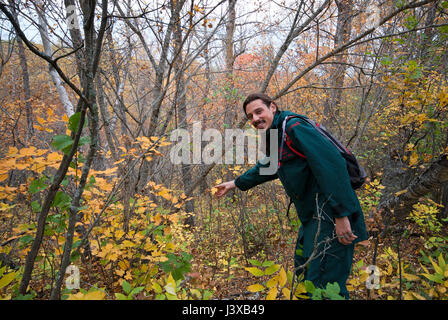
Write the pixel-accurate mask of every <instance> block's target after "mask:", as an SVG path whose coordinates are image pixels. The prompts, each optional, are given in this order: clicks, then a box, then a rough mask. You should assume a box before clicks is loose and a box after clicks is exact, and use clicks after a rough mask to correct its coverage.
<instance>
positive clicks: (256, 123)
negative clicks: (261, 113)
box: [254, 120, 265, 127]
mask: <svg viewBox="0 0 448 320" xmlns="http://www.w3.org/2000/svg"><path fill="white" fill-rule="evenodd" d="M263 122H265V121H264V120H258V121H257V122H254V127H256V126H258V125H259V124H260V123H263Z"/></svg>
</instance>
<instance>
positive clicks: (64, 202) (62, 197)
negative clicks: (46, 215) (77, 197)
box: [51, 191, 72, 210]
mask: <svg viewBox="0 0 448 320" xmlns="http://www.w3.org/2000/svg"><path fill="white" fill-rule="evenodd" d="M71 201H72V198H71V197H70V196H69V195H68V194H66V193H65V192H63V191H58V192H57V193H56V195H55V197H54V199H53V203H52V205H51V206H52V207H58V208H60V209H62V210H64V209H68V207H70V204H71Z"/></svg>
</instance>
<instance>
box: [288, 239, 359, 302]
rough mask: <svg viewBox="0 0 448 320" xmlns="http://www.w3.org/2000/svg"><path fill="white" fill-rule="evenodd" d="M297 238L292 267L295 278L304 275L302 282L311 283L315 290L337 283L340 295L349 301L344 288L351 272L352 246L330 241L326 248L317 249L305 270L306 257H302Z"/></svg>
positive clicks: (300, 245)
mask: <svg viewBox="0 0 448 320" xmlns="http://www.w3.org/2000/svg"><path fill="white" fill-rule="evenodd" d="M301 241H302V239H301V238H300V237H299V238H298V239H297V244H296V251H295V255H294V267H295V269H296V275H297V277H299V276H300V274H302V273H303V274H304V280H309V281H311V282H313V284H314V286H315V287H316V288H323V289H324V288H325V287H326V286H327V283H334V282H337V283H338V284H339V288H340V289H341V291H340V295H341V296H343V297H345V299H347V300H348V299H349V293H348V290H347V287H346V282H347V279H348V277H349V275H350V272H351V266H352V260H353V251H354V247H355V245H354V244H351V245H343V244H340V243H339V242H338V241H337V240H333V241H331V242H330V243H329V244H327V245H326V246H322V247H319V248H318V251H317V252H318V256H317V257H316V258H314V259H313V260H311V262H310V263H308V265H306V266H305V268H299V267H300V266H302V265H304V264H305V263H306V262H307V260H308V257H304V256H303V255H302V248H303V243H301Z"/></svg>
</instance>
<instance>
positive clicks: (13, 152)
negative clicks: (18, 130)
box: [7, 147, 19, 156]
mask: <svg viewBox="0 0 448 320" xmlns="http://www.w3.org/2000/svg"><path fill="white" fill-rule="evenodd" d="M17 152H19V150H18V149H17V148H16V147H9V148H8V154H7V155H8V156H15V155H17Z"/></svg>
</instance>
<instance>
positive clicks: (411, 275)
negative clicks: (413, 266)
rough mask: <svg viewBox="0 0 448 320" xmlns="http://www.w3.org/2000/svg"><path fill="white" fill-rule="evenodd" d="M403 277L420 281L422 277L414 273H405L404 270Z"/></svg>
mask: <svg viewBox="0 0 448 320" xmlns="http://www.w3.org/2000/svg"><path fill="white" fill-rule="evenodd" d="M403 278H405V279H406V280H408V281H419V280H420V277H418V276H416V275H413V274H409V273H404V272H403Z"/></svg>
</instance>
